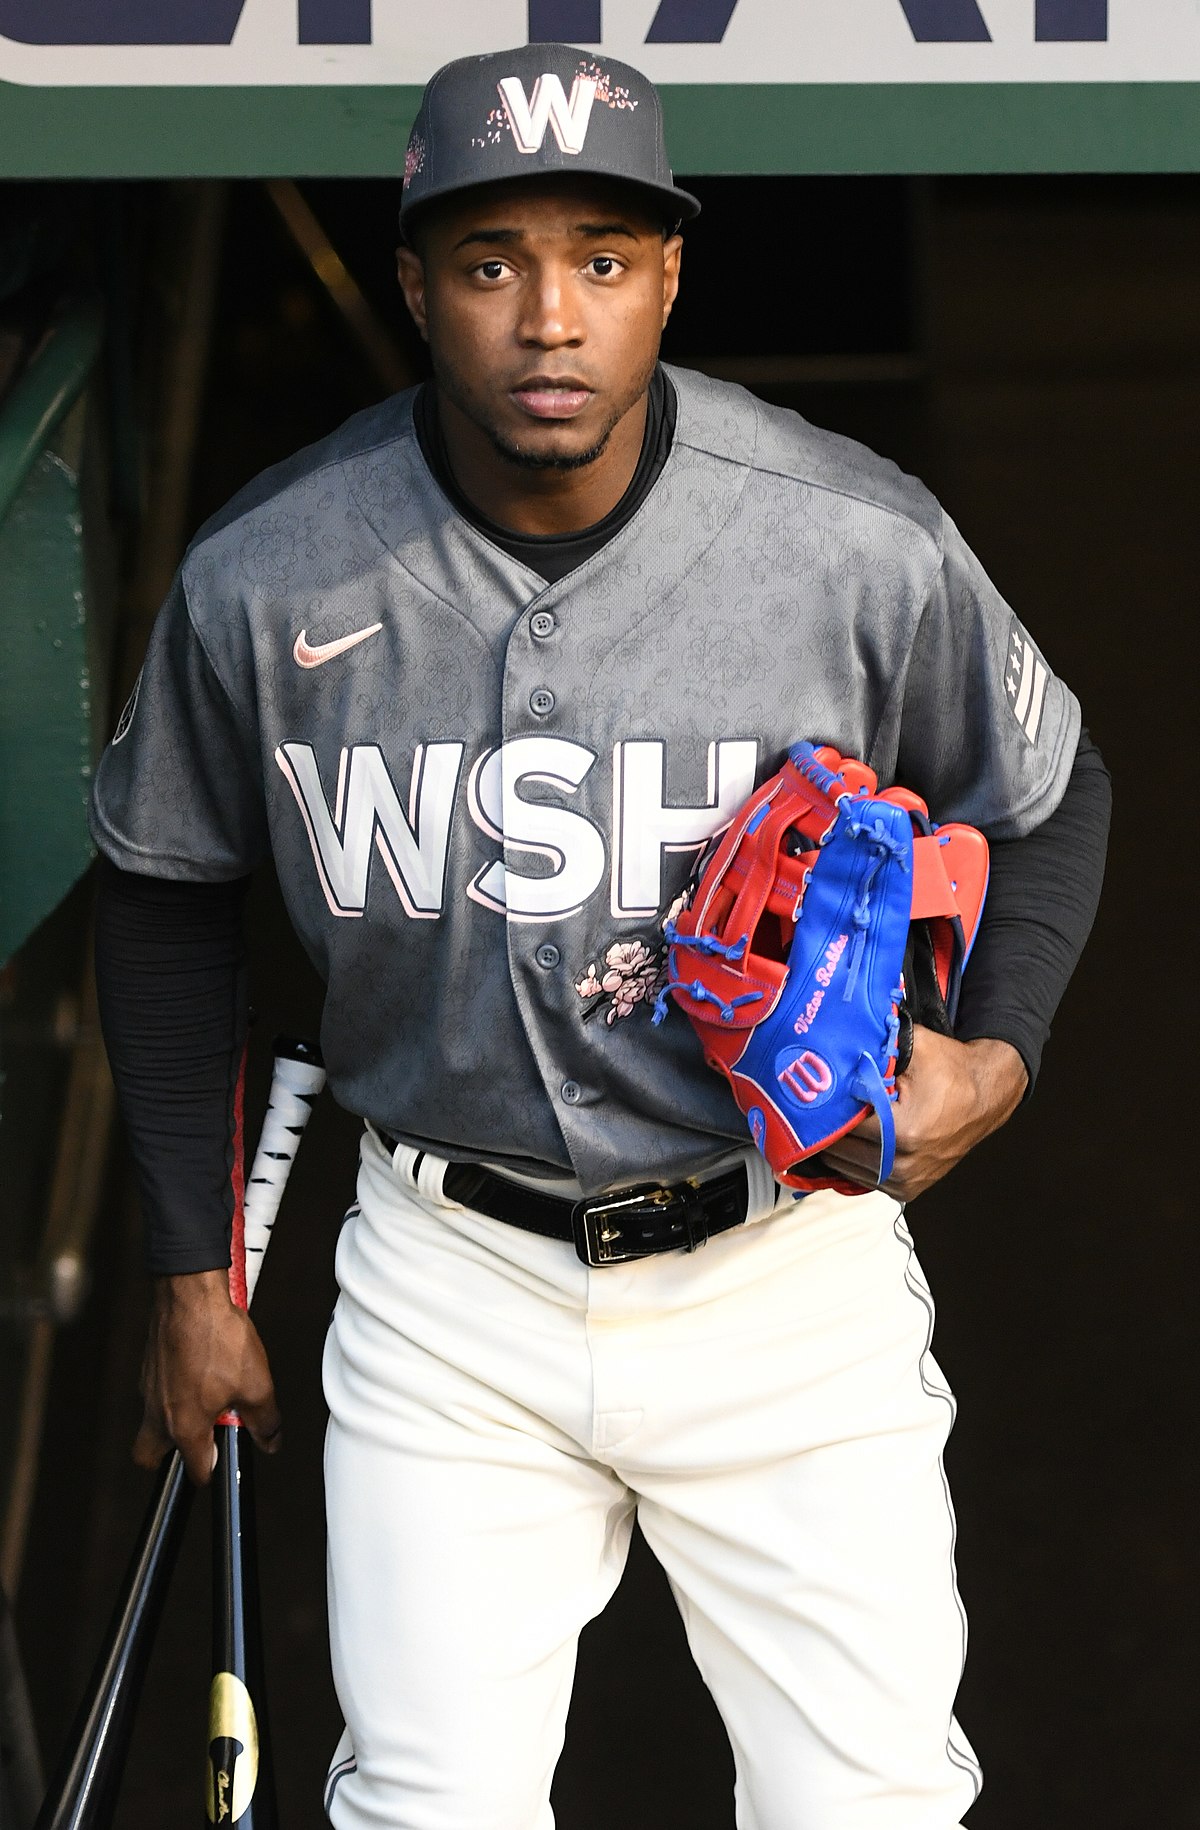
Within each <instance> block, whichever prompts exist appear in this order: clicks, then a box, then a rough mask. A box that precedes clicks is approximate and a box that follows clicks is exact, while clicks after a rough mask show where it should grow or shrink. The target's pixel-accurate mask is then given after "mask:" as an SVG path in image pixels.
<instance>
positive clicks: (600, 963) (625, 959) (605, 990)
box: [575, 896, 686, 1025]
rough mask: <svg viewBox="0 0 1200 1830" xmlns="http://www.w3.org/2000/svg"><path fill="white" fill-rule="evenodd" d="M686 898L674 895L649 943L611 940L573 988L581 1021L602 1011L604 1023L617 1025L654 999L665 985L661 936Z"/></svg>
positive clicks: (664, 940)
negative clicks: (579, 1001) (581, 1003)
mask: <svg viewBox="0 0 1200 1830" xmlns="http://www.w3.org/2000/svg"><path fill="white" fill-rule="evenodd" d="M685 900H686V898H685V897H684V896H677V897H676V899H675V901H674V902H673V903H672V904H671V906H670V908H669V909H668V910H667V912H666V914H665V915H664V916H663V918H662V920H661V921H660V922H659V924H658V933H657V934H656V935H655V936H654V939H653V940H652V941H646V940H643V939H642V938H641V937H640V936H635V938H634V939H632V940H614V941H613V942H612V943H611V945H610V946H609V947H608V948H607V949H606V950H605V953H604V956H603V958H602V959H594V960H592V961H591V962H590V964H589V965H588V968H587V971H586V972H585V973H584V974H583V975H582V977H581V978H577V979H576V980H575V989H576V991H577V992H578V993H579V996H580V997H581V998H582V999H583V1000H584V1009H583V1020H584V1022H585V1023H586V1022H588V1021H589V1020H590V1019H591V1018H592V1017H595V1016H598V1015H599V1013H600V1012H601V1011H603V1012H604V1021H605V1022H606V1023H608V1024H610V1025H611V1024H613V1023H617V1022H619V1021H620V1020H621V1018H623V1017H629V1016H632V1015H633V1013H634V1011H635V1010H637V1009H639V1008H643V1007H645V1006H650V1007H653V1004H654V1000H655V998H656V997H657V996H658V994H659V992H660V991H661V990H662V989H663V986H664V985H665V984H666V982H667V942H666V937H665V935H664V933H663V930H664V928H665V927H666V925H667V923H668V922H669V921H673V920H674V918H675V917H676V915H678V914H679V912H680V910H681V909H682V908H683V905H684V902H685Z"/></svg>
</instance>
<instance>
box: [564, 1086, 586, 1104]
mask: <svg viewBox="0 0 1200 1830" xmlns="http://www.w3.org/2000/svg"><path fill="white" fill-rule="evenodd" d="M559 1090H560V1091H561V1093H562V1096H563V1099H564V1100H565V1101H566V1103H567V1105H569V1106H577V1105H578V1104H579V1102H580V1100H581V1099H582V1098H583V1088H582V1087H581V1086H580V1084H579V1082H578V1081H577V1080H564V1081H563V1083H562V1086H561V1088H560V1089H559Z"/></svg>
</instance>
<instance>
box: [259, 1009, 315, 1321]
mask: <svg viewBox="0 0 1200 1830" xmlns="http://www.w3.org/2000/svg"><path fill="white" fill-rule="evenodd" d="M324 1085H325V1064H324V1062H323V1061H322V1060H321V1051H320V1049H319V1048H318V1047H317V1045H316V1043H315V1042H303V1041H299V1040H297V1039H296V1038H295V1037H292V1036H279V1037H277V1038H276V1041H275V1072H274V1075H273V1076H272V1080H271V1093H270V1098H269V1100H268V1102H267V1112H266V1117H265V1118H264V1119H263V1123H262V1131H261V1132H260V1134H259V1139H258V1149H257V1150H256V1151H255V1153H254V1162H253V1164H252V1165H251V1168H250V1173H249V1175H248V1176H247V1177H246V1192H245V1196H244V1201H243V1208H244V1216H245V1218H244V1241H245V1253H246V1306H247V1307H249V1305H250V1300H251V1298H252V1297H253V1295H254V1286H255V1284H256V1283H257V1282H258V1273H259V1271H260V1270H261V1269H262V1261H263V1254H264V1252H265V1251H266V1249H267V1246H268V1245H269V1244H270V1241H271V1228H272V1227H273V1226H274V1224H275V1216H276V1214H277V1213H278V1212H279V1203H280V1201H281V1200H282V1198H283V1191H284V1188H285V1186H286V1184H287V1179H288V1176H289V1174H290V1173H291V1167H292V1162H293V1159H294V1158H295V1155H296V1152H297V1150H298V1149H299V1148H300V1139H301V1138H302V1137H303V1135H304V1127H305V1125H307V1123H308V1120H309V1117H310V1115H311V1113H312V1109H313V1106H314V1105H315V1103H316V1100H317V1096H318V1094H319V1093H320V1091H321V1089H322V1087H323V1086H324Z"/></svg>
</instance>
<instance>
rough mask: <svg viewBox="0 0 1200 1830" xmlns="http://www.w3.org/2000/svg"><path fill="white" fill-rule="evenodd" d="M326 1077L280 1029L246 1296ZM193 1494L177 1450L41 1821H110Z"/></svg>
mask: <svg viewBox="0 0 1200 1830" xmlns="http://www.w3.org/2000/svg"><path fill="white" fill-rule="evenodd" d="M324 1083H325V1069H324V1066H323V1065H322V1062H321V1056H320V1051H319V1050H318V1049H317V1048H316V1046H315V1044H313V1043H304V1042H291V1041H288V1040H286V1039H284V1038H280V1040H279V1041H278V1042H277V1043H276V1060H275V1072H274V1075H273V1078H272V1082H271V1094H270V1099H269V1103H268V1107H267V1116H266V1118H265V1120H264V1121H263V1132H262V1137H261V1138H260V1140H259V1146H258V1151H257V1153H256V1155H255V1159H254V1165H253V1167H252V1169H251V1172H250V1177H249V1181H248V1183H247V1186H246V1199H245V1214H244V1239H245V1258H246V1264H247V1266H248V1267H249V1269H248V1270H247V1273H246V1286H247V1301H248V1300H249V1293H250V1292H251V1291H252V1290H253V1287H254V1283H255V1281H256V1280H257V1276H258V1271H259V1269H260V1268H261V1265H262V1258H263V1253H264V1252H265V1250H266V1245H267V1242H268V1241H269V1239H270V1235H271V1228H272V1226H273V1225H274V1221H275V1215H276V1212H277V1211H278V1208H279V1203H280V1200H281V1198H282V1196H283V1189H284V1184H285V1183H286V1181H287V1175H288V1170H289V1169H290V1167H291V1163H292V1159H293V1157H294V1156H295V1153H296V1149H297V1147H298V1145H299V1142H300V1135H301V1133H302V1131H303V1129H304V1126H305V1124H306V1122H307V1120H308V1116H309V1114H310V1112H311V1110H312V1107H313V1104H314V1102H315V1100H316V1097H317V1094H318V1093H319V1092H320V1090H321V1088H322V1086H323V1085H324ZM225 1433H226V1432H224V1431H222V1432H221V1434H225ZM192 1493H193V1488H192V1486H191V1483H190V1482H189V1481H188V1479H187V1476H186V1474H185V1473H184V1467H183V1457H182V1456H181V1455H180V1453H179V1451H178V1450H175V1451H174V1453H173V1454H171V1455H170V1456H168V1457H167V1459H166V1460H165V1461H164V1463H163V1466H162V1470H161V1472H160V1474H159V1477H158V1481H157V1484H156V1487H155V1490H154V1494H153V1497H152V1499H151V1502H150V1505H149V1508H148V1509H147V1512H146V1516H145V1519H144V1520H143V1523H142V1529H141V1533H140V1536H139V1538H138V1543H137V1547H136V1549H135V1551H134V1554H133V1557H132V1560H131V1561H130V1564H129V1568H128V1570H127V1572H126V1575H125V1580H124V1583H123V1584H122V1587H121V1592H120V1596H119V1599H118V1601H117V1605H116V1608H115V1609H114V1612H113V1615H112V1619H111V1621H110V1623H109V1628H108V1632H107V1635H106V1637H105V1640H104V1644H103V1646H102V1648H101V1652H100V1656H99V1658H98V1659H97V1661H96V1665H95V1668H94V1670H93V1672H92V1678H91V1682H90V1684H89V1686H88V1689H87V1691H86V1693H85V1695H84V1699H83V1702H82V1704H81V1705H80V1708H79V1713H78V1715H77V1716H76V1718H75V1722H74V1725H73V1727H72V1730H71V1734H70V1736H69V1738H68V1741H67V1745H66V1749H65V1751H64V1753H63V1756H62V1759H61V1761H60V1762H59V1766H58V1769H57V1771H56V1772H55V1774H54V1777H53V1779H52V1781H51V1784H50V1788H49V1790H48V1791H47V1793H46V1797H45V1800H44V1801H43V1804H42V1808H41V1811H40V1812H39V1813H38V1817H37V1822H36V1824H35V1826H34V1830H109V1826H110V1825H111V1823H112V1821H113V1812H114V1809H115V1806H116V1800H117V1794H118V1791H119V1789H120V1784H121V1777H122V1773H123V1771H124V1766H125V1758H126V1754H127V1753H128V1749H129V1742H130V1737H131V1735H132V1732H133V1721H134V1715H135V1712H136V1709H137V1703H138V1697H139V1696H140V1694H141V1687H142V1680H143V1678H144V1677H145V1672H146V1666H147V1663H148V1662H149V1657H150V1649H151V1647H152V1645H153V1643H154V1634H155V1631H156V1629H157V1626H158V1621H159V1617H160V1615H161V1613H162V1605H163V1601H164V1598H165V1596H166V1591H167V1587H168V1585H169V1582H170V1579H171V1572H172V1570H173V1568H174V1566H175V1561H176V1556H177V1554H178V1550H179V1545H180V1542H181V1540H182V1537H183V1528H184V1525H185V1523H186V1519H187V1512H188V1508H189V1506H190V1503H191V1497H192ZM220 1510H221V1509H220V1508H219V1507H218V1512H219V1511H220ZM222 1821H228V1820H222Z"/></svg>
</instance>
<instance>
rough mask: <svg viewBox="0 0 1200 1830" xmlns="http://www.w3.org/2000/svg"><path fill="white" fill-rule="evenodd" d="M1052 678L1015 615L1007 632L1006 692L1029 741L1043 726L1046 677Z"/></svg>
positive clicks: (1034, 738)
mask: <svg viewBox="0 0 1200 1830" xmlns="http://www.w3.org/2000/svg"><path fill="white" fill-rule="evenodd" d="M1049 678H1050V670H1049V668H1048V667H1047V666H1046V663H1045V662H1044V661H1043V659H1042V657H1041V655H1040V654H1039V653H1038V651H1037V649H1036V648H1035V647H1034V645H1033V643H1032V642H1031V641H1030V639H1029V637H1028V636H1027V635H1026V633H1025V631H1024V630H1023V629H1022V627H1021V625H1020V623H1019V622H1018V621H1017V619H1016V617H1015V616H1014V617H1013V620H1012V628H1011V629H1010V630H1009V634H1008V660H1007V661H1006V663H1005V667H1004V692H1005V697H1006V698H1007V700H1008V703H1009V708H1010V710H1011V712H1012V715H1013V717H1014V718H1015V719H1016V721H1017V723H1018V724H1019V725H1020V727H1021V729H1022V730H1023V731H1024V733H1025V735H1026V737H1028V739H1029V741H1030V743H1036V742H1037V740H1038V732H1039V731H1040V730H1041V728H1042V710H1043V707H1044V706H1045V703H1046V681H1047V680H1048V679H1049Z"/></svg>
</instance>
